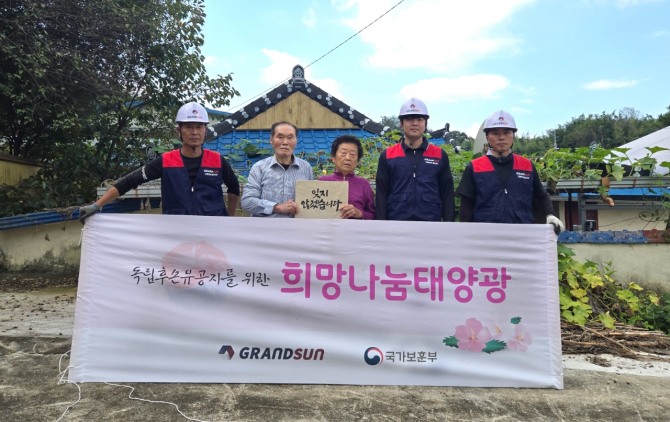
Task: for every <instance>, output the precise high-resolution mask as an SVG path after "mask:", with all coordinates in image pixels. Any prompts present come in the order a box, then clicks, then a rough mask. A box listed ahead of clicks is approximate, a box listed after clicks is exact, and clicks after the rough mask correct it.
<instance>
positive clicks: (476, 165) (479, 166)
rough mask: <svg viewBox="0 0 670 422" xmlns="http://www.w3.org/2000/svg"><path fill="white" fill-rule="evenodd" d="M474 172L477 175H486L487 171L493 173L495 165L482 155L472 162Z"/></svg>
mask: <svg viewBox="0 0 670 422" xmlns="http://www.w3.org/2000/svg"><path fill="white" fill-rule="evenodd" d="M472 170H473V171H474V172H475V173H484V172H487V171H493V164H491V160H489V157H487V156H486V155H482V156H481V157H479V158H475V159H474V160H472Z"/></svg>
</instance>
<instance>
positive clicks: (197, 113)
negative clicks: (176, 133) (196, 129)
mask: <svg viewBox="0 0 670 422" xmlns="http://www.w3.org/2000/svg"><path fill="white" fill-rule="evenodd" d="M176 121H177V123H185V122H196V123H209V118H208V117H207V110H206V109H205V107H203V106H202V105H200V104H198V103H196V102H191V103H188V104H184V105H183V106H181V108H180V109H179V111H178V112H177V119H176Z"/></svg>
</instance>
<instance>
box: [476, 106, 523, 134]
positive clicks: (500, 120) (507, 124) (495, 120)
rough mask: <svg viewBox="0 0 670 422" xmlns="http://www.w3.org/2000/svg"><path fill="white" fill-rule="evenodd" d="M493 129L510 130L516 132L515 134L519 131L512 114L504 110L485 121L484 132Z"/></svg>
mask: <svg viewBox="0 0 670 422" xmlns="http://www.w3.org/2000/svg"><path fill="white" fill-rule="evenodd" d="M493 128H508V129H512V130H514V131H515V132H516V130H517V128H516V122H515V121H514V117H512V115H511V114H509V113H508V112H506V111H504V110H500V111H496V112H495V113H493V114H492V115H490V116H489V117H488V118H487V119H486V120H485V121H484V128H483V130H484V131H485V132H486V131H487V130H488V129H493Z"/></svg>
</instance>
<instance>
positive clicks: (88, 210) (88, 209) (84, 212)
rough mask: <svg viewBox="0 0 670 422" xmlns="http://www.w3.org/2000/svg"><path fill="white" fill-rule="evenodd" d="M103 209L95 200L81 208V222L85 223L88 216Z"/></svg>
mask: <svg viewBox="0 0 670 422" xmlns="http://www.w3.org/2000/svg"><path fill="white" fill-rule="evenodd" d="M101 209H102V208H100V207H99V206H98V204H96V203H95V202H94V203H92V204H91V205H86V206H85V207H81V208H79V221H81V224H84V223H85V220H86V219H87V218H88V217H90V216H92V215H93V214H97V213H99V212H100V210H101Z"/></svg>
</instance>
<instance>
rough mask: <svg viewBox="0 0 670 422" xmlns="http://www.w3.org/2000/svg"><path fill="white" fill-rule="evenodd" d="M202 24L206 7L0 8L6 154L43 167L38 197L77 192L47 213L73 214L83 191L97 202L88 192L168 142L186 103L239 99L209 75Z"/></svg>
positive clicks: (91, 4) (63, 4)
mask: <svg viewBox="0 0 670 422" xmlns="http://www.w3.org/2000/svg"><path fill="white" fill-rule="evenodd" d="M204 18H205V12H204V1H203V0H181V1H180V0H163V1H147V2H134V1H127V0H96V1H93V0H17V1H11V2H2V3H0V123H1V124H0V150H3V151H6V152H8V153H10V154H13V155H17V156H22V157H26V158H34V159H40V160H42V162H43V164H44V170H45V171H43V172H40V174H39V175H38V176H37V179H41V182H42V183H41V185H43V186H44V188H43V189H42V190H41V191H40V190H39V189H37V191H33V195H35V196H37V197H39V196H42V197H45V196H49V195H48V191H49V190H51V191H53V192H63V190H62V189H59V187H57V186H54V184H55V185H61V186H60V187H62V186H63V185H65V184H67V185H68V186H71V187H72V189H71V190H67V192H68V193H67V194H59V195H55V197H54V198H53V201H49V204H48V205H46V204H42V205H46V206H49V207H53V206H66V205H72V204H73V203H76V202H75V198H76V196H77V195H74V192H75V191H77V190H79V192H78V196H83V200H85V201H89V200H91V199H92V197H93V196H94V195H95V189H92V188H91V184H93V186H95V185H97V184H98V183H99V182H100V181H101V180H104V179H107V178H110V177H111V178H116V177H118V176H119V175H121V174H122V173H124V172H126V171H127V170H129V169H130V168H132V167H134V166H136V165H137V164H138V163H139V162H141V160H142V157H141V154H138V151H140V148H138V147H140V146H144V145H146V144H147V143H148V142H149V140H152V142H154V140H156V139H162V140H167V139H168V138H169V137H170V136H171V132H173V131H174V129H173V127H174V123H173V121H174V114H175V113H176V110H177V108H178V106H179V105H181V104H182V103H184V102H187V101H191V100H195V101H199V102H206V103H209V104H212V105H213V106H214V107H222V106H225V105H228V104H229V101H230V98H232V97H233V96H235V95H239V94H238V92H237V91H236V90H235V89H234V88H232V86H231V81H232V77H231V75H225V76H218V77H216V78H210V77H209V76H208V75H207V74H206V69H205V67H204V63H203V60H204V57H203V56H202V54H201V48H202V45H203V43H204V38H203V36H202V34H201V31H202V25H203V23H204ZM65 156H76V157H77V160H63V158H64V157H65ZM56 163H60V164H59V165H58V166H57V165H56ZM67 163H72V164H73V165H74V166H75V167H76V168H71V167H69V166H68V165H67ZM47 174H48V175H49V176H48V177H47ZM72 177H75V179H74V180H72V179H71V178H72ZM32 183H34V184H35V186H38V185H40V183H38V182H32ZM53 192H52V193H53ZM26 199H28V198H26ZM33 199H36V198H33ZM28 202H30V200H26V201H24V203H28ZM33 203H34V205H35V206H39V205H38V204H39V201H33ZM54 204H56V205H54ZM28 208H29V207H28Z"/></svg>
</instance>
